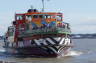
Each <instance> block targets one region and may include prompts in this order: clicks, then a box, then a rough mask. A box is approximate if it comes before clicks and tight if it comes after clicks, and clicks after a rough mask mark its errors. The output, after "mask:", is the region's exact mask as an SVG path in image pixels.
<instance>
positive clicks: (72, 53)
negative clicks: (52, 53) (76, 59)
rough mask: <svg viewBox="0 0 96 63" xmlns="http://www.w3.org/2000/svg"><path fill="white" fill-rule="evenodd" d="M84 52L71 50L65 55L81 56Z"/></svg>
mask: <svg viewBox="0 0 96 63" xmlns="http://www.w3.org/2000/svg"><path fill="white" fill-rule="evenodd" d="M82 54H83V52H80V51H69V53H67V54H66V55H65V56H80V55H82Z"/></svg>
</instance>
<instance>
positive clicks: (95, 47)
mask: <svg viewBox="0 0 96 63" xmlns="http://www.w3.org/2000/svg"><path fill="white" fill-rule="evenodd" d="M73 43H74V47H73V48H72V50H71V51H70V52H69V53H68V54H67V55H66V56H65V57H63V58H28V57H27V58H24V57H23V58H15V57H6V56H0V60H2V61H7V62H16V63H96V39H73ZM0 46H2V44H0ZM0 51H1V52H4V49H3V48H2V47H1V49H0Z"/></svg>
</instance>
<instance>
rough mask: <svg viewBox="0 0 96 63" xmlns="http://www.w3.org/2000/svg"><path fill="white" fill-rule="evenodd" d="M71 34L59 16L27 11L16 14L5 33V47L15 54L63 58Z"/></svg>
mask: <svg viewBox="0 0 96 63" xmlns="http://www.w3.org/2000/svg"><path fill="white" fill-rule="evenodd" d="M42 1H43V0H42ZM43 10H44V9H43ZM70 34H71V30H70V25H69V23H66V22H64V21H63V14H62V13H60V12H44V11H42V12H39V11H38V10H37V9H29V10H28V11H27V12H26V13H20V14H15V20H14V21H13V22H12V25H11V26H9V27H8V31H7V33H6V40H5V48H6V52H7V53H11V54H14V55H15V54H20V55H31V56H35V57H39V56H40V57H58V56H64V55H66V54H67V53H68V52H69V51H70V49H71V47H72V46H71V45H72V41H71V37H70Z"/></svg>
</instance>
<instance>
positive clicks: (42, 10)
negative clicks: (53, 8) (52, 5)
mask: <svg viewBox="0 0 96 63" xmlns="http://www.w3.org/2000/svg"><path fill="white" fill-rule="evenodd" d="M47 1H49V0H47ZM42 6H43V8H42V12H44V8H45V5H44V0H42Z"/></svg>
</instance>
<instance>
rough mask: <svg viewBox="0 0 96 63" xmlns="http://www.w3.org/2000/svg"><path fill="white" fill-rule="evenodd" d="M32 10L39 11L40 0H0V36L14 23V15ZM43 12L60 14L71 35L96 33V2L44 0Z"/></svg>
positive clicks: (40, 6)
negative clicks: (31, 8)
mask: <svg viewBox="0 0 96 63" xmlns="http://www.w3.org/2000/svg"><path fill="white" fill-rule="evenodd" d="M31 6H33V8H36V9H38V10H39V11H41V9H42V1H41V0H0V35H4V33H5V32H6V31H7V27H8V26H10V25H11V24H12V21H14V15H15V13H25V12H27V10H28V9H29V8H30V7H31ZM45 12H62V13H63V15H64V17H63V19H64V21H65V22H68V23H69V24H70V26H71V31H72V33H75V34H77V33H83V34H84V33H96V0H45Z"/></svg>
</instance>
